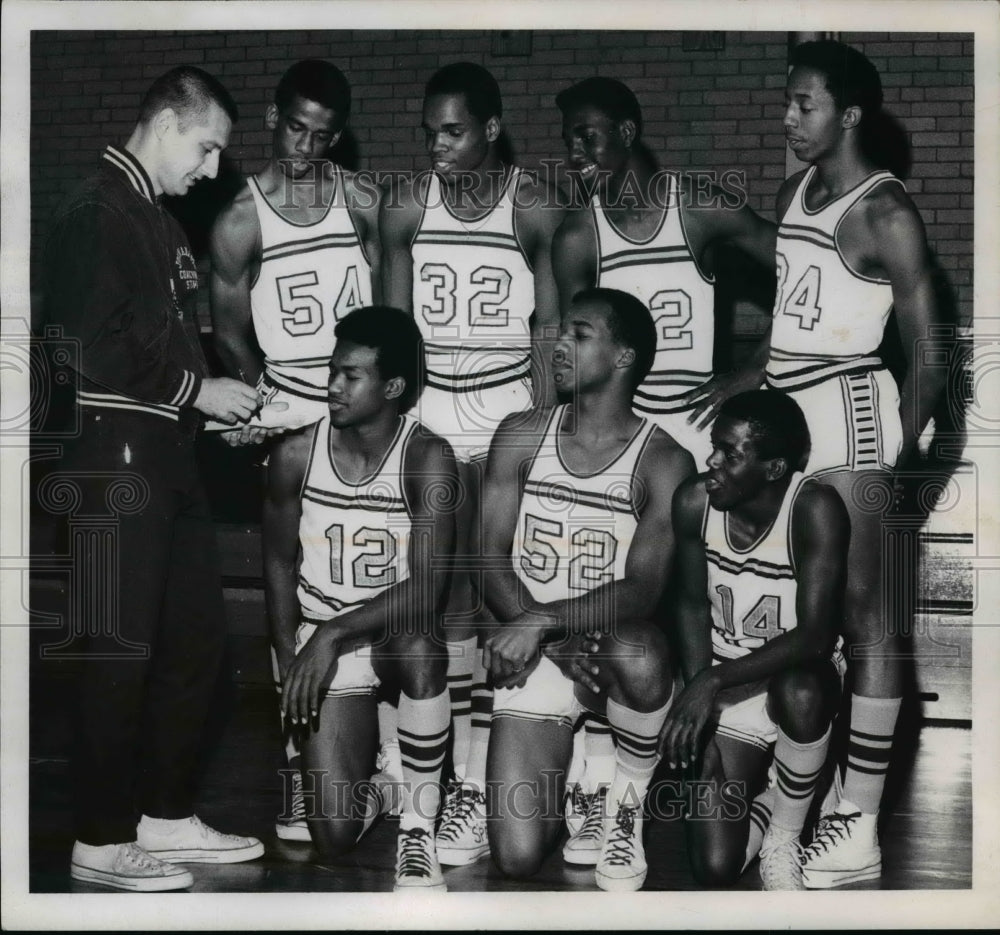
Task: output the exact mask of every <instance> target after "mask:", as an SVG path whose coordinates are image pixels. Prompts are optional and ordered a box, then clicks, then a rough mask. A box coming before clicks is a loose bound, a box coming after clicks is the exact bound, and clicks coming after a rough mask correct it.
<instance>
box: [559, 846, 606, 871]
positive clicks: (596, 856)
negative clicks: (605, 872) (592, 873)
mask: <svg viewBox="0 0 1000 935" xmlns="http://www.w3.org/2000/svg"><path fill="white" fill-rule="evenodd" d="M571 843H572V842H570V841H567V842H566V843H565V844H564V845H563V852H562V855H563V860H564V861H566V863H568V864H573V866H574V867H596V866H597V862H598V861H599V860H600V859H601V849H600V847H595V848H591V849H590V850H583V849H577V848H570V846H569V845H570V844H571Z"/></svg>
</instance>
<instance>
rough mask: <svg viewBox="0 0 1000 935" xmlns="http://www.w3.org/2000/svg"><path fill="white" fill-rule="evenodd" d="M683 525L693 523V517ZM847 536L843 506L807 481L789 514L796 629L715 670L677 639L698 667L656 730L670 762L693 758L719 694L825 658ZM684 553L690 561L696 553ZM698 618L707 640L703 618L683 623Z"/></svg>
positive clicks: (840, 600)
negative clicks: (665, 718)
mask: <svg viewBox="0 0 1000 935" xmlns="http://www.w3.org/2000/svg"><path fill="white" fill-rule="evenodd" d="M688 521H689V523H690V513H689V514H688ZM688 531H689V532H690V525H689V526H688ZM849 536H850V521H849V519H848V516H847V509H846V507H845V506H844V504H843V502H842V501H841V499H840V497H839V496H838V494H837V493H836V492H835V491H833V490H831V489H830V488H828V487H825V486H823V485H822V484H819V483H817V482H814V481H810V482H807V483H806V484H804V485H803V487H802V488H801V490H800V491H799V495H798V497H797V498H796V501H795V506H794V508H793V512H792V554H793V555H794V556H795V567H796V582H797V585H798V587H797V589H796V601H795V613H796V619H797V620H798V624H797V626H796V627H795V628H794V629H792V630H790V631H788V632H787V633H782V634H780V635H778V636H775V637H774V638H772V639H770V640H768V641H767V643H765V644H764V645H763V646H761V647H760V648H759V649H755V650H754V651H753V652H751V653H749V654H748V655H746V656H742V657H740V658H739V659H732V660H728V661H726V662H722V663H720V664H719V665H715V666H713V665H711V664H708V665H706V664H705V661H704V645H703V643H702V642H701V641H702V639H703V638H702V637H699V636H697V635H694V636H692V635H691V633H685V634H682V645H690V646H691V647H693V648H694V653H695V655H694V656H693V657H692V658H693V660H694V663H695V664H697V665H700V666H701V668H700V669H698V671H697V672H696V673H695V674H694V676H693V677H692V678H691V680H690V681H688V683H687V685H686V686H685V688H684V691H683V692H682V693H681V695H680V697H679V698H678V699H677V701H676V702H675V704H674V706H673V708H672V709H671V711H670V714H669V715H668V716H667V721H666V723H665V724H664V727H663V732H662V733H661V738H662V739H663V741H664V752H665V754H666V756H667V758H668V761H669V762H670V763H672V764H676V763H678V762H679V763H680V764H681V765H682V766H686V765H687V764H688V763H689V762H692V761H693V759H694V757H695V756H696V754H697V746H698V743H699V739H700V736H701V734H702V731H703V730H704V728H705V725H706V724H707V723H708V720H709V718H710V716H711V714H712V712H713V710H714V707H715V699H716V697H717V695H718V694H719V692H720V691H723V690H724V689H728V688H732V687H735V686H738V685H747V684H751V683H755V682H759V681H762V680H764V679H767V678H770V677H771V676H772V675H775V674H777V673H778V672H781V671H784V670H786V669H789V668H792V667H794V666H805V665H808V664H809V663H813V662H817V661H820V660H822V659H825V658H826V657H828V656H829V655H830V653H831V652H832V651H833V648H834V645H835V643H836V638H837V634H838V632H839V631H840V628H841V624H842V621H843V606H844V585H845V582H846V575H847V544H848V540H849ZM688 543H689V544H690V540H688ZM688 554H689V556H690V560H691V561H693V551H691V552H689V553H688ZM702 554H704V552H702ZM703 583H704V579H703ZM698 620H702V621H704V622H705V625H706V626H707V627H708V629H707V630H706V638H707V636H708V635H709V634H710V626H711V625H710V623H708V621H707V619H706V618H704V617H703V616H700V615H699V617H697V618H696V617H695V616H689V617H688V619H687V621H686V622H685V624H684V626H685V627H686V628H687V629H688V630H690V631H692V632H693V629H694V627H696V626H697V624H698ZM689 639H690V642H689ZM710 661H711V660H710V655H709V663H710ZM687 671H688V665H687V664H685V672H687Z"/></svg>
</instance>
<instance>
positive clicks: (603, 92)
mask: <svg viewBox="0 0 1000 935" xmlns="http://www.w3.org/2000/svg"><path fill="white" fill-rule="evenodd" d="M556 107H558V108H559V110H561V111H562V113H563V114H564V115H565V114H567V113H568V112H569V111H571V110H573V109H575V108H577V107H596V108H597V109H598V110H600V111H602V112H603V113H605V114H607V116H608V117H610V118H611V119H612V120H614V121H615V123H621V121H623V120H631V121H632V122H633V123H634V124H635V133H636V137H637V138H638V137H640V136H642V109H641V108H640V107H639V101H638V100H637V99H636V96H635V95H634V94H633V93H632V89H631V88H630V87H628V85H625V84H622V83H621V82H620V81H616V80H615V79H614V78H600V77H594V78H584V79H583V81H578V82H577V83H576V84H574V85H573V86H572V87H569V88H566V89H565V90H564V91H560V92H559V93H558V94H557V95H556Z"/></svg>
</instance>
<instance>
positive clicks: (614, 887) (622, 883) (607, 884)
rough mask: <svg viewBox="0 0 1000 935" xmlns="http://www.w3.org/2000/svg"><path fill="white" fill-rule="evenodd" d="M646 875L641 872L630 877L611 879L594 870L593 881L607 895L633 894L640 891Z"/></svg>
mask: <svg viewBox="0 0 1000 935" xmlns="http://www.w3.org/2000/svg"><path fill="white" fill-rule="evenodd" d="M646 873H647V871H646V870H643V871H642V872H641V873H637V874H636V875H635V876H632V877H611V876H608V875H607V874H604V873H601V871H600V870H595V871H594V881H595V882H596V883H597V885H598V886H599V887H600V888H601V889H602V890H604V891H605V892H608V893H634V892H635V891H636V890H641V889H642V884H643V883H645V882H646Z"/></svg>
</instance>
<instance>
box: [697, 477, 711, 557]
mask: <svg viewBox="0 0 1000 935" xmlns="http://www.w3.org/2000/svg"><path fill="white" fill-rule="evenodd" d="M698 487H699V488H700V489H701V492H702V493H703V494H704V495H705V505H704V507H702V511H701V544H702V545H707V544H708V517H709V512H710V511H711V509H712V504H711V503H709V502H708V491H707V490H706V489H705V484H704V482H703V481H702V482H700V483H699V484H698Z"/></svg>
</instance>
